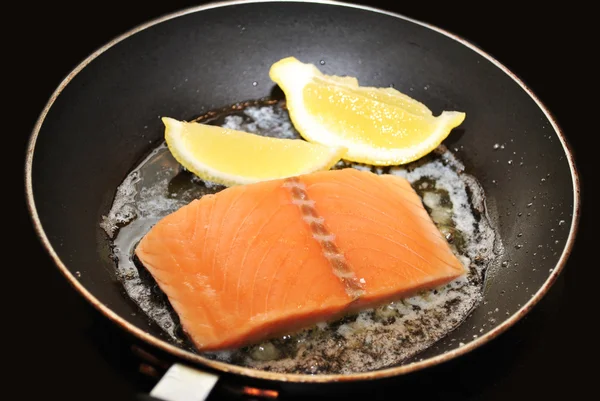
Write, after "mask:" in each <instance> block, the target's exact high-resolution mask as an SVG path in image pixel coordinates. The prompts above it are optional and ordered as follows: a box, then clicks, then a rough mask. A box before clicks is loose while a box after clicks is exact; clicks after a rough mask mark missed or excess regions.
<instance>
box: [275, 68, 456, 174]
mask: <svg viewBox="0 0 600 401" xmlns="http://www.w3.org/2000/svg"><path fill="white" fill-rule="evenodd" d="M269 75H270V77H271V79H272V80H273V81H274V82H276V83H277V84H278V85H279V86H280V87H281V89H282V90H283V92H284V93H285V97H286V102H287V108H288V110H289V113H290V118H291V120H292V123H293V124H294V127H295V128H296V129H297V130H298V132H299V133H300V135H302V137H303V138H304V139H306V140H307V141H310V142H314V143H319V144H322V145H325V146H339V147H344V148H347V149H348V151H347V152H346V154H345V155H344V156H343V158H344V159H346V160H350V161H354V162H360V163H367V164H373V165H382V166H387V165H397V164H405V163H409V162H411V161H414V160H417V159H419V158H421V157H423V156H424V155H426V154H427V153H429V152H431V151H432V150H433V149H435V148H436V147H437V146H438V145H439V144H440V143H442V141H443V140H444V139H445V138H446V137H447V136H448V135H449V134H450V131H451V130H452V129H453V128H455V127H457V126H458V125H460V124H461V123H462V122H463V120H464V119H465V113H462V112H456V111H444V112H443V113H442V114H441V115H439V116H437V117H436V116H433V114H432V112H431V110H429V108H427V106H425V105H424V104H422V103H420V102H418V101H417V100H415V99H413V98H411V97H409V96H407V95H405V94H403V93H401V92H400V91H398V90H396V89H393V88H374V87H361V86H359V84H358V80H357V79H356V78H352V77H339V76H333V75H325V74H323V73H321V72H320V71H319V70H318V69H317V68H316V67H315V66H314V65H312V64H305V63H302V62H300V61H298V60H297V59H296V58H294V57H288V58H284V59H282V60H280V61H278V62H276V63H275V64H273V65H272V66H271V69H270V71H269Z"/></svg>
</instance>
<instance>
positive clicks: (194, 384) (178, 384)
mask: <svg viewBox="0 0 600 401" xmlns="http://www.w3.org/2000/svg"><path fill="white" fill-rule="evenodd" d="M217 381H219V376H217V375H215V374H212V373H208V372H204V371H201V370H197V369H194V368H191V367H189V366H185V365H182V364H180V363H175V364H173V365H171V367H169V369H168V370H167V372H166V373H165V374H164V375H163V377H162V378H161V379H160V380H159V381H158V383H157V384H156V385H155V386H154V388H153V389H152V391H150V394H138V396H137V400H138V401H211V400H232V401H233V400H239V401H242V400H254V401H257V400H264V401H269V400H275V399H277V398H278V397H279V392H278V391H276V390H269V389H259V388H255V387H248V386H235V387H231V386H229V385H228V384H227V383H223V381H221V382H220V383H219V385H217Z"/></svg>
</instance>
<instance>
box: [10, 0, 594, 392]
mask: <svg viewBox="0 0 600 401" xmlns="http://www.w3.org/2000/svg"><path fill="white" fill-rule="evenodd" d="M201 3H202V1H180V0H178V1H168V2H167V1H165V2H160V3H157V4H149V2H126V1H120V2H115V1H102V2H78V3H75V4H66V3H65V4H61V3H60V2H46V3H44V4H43V5H35V6H34V5H32V4H25V3H24V4H14V5H13V6H17V7H19V8H21V10H20V11H18V12H7V13H5V14H4V17H5V25H4V28H3V30H4V31H5V33H4V40H3V42H4V46H3V47H4V51H3V56H2V60H3V65H4V67H5V76H4V79H5V85H4V86H8V87H9V89H16V90H14V93H13V91H12V90H11V91H9V92H8V94H7V93H6V92H5V96H6V97H7V98H5V102H6V101H8V102H9V104H10V106H9V107H8V108H5V110H4V112H5V114H4V122H5V124H4V127H5V130H7V131H5V138H9V141H6V140H5V141H4V144H5V146H7V147H8V149H9V150H6V151H5V152H4V154H5V155H7V156H8V157H7V158H5V159H6V160H7V161H8V162H9V163H10V164H9V166H10V169H9V170H7V171H10V172H11V174H9V176H10V178H11V179H13V180H15V181H16V184H17V185H18V187H17V186H16V185H15V186H14V187H13V188H12V190H11V191H8V192H7V194H11V195H12V194H14V193H17V194H20V197H19V201H20V202H19V205H18V210H19V213H15V214H13V213H10V216H7V217H8V218H9V220H8V221H7V222H8V223H9V224H10V227H11V229H10V230H9V232H11V233H12V228H14V227H16V228H17V229H18V230H17V231H18V232H17V235H18V236H17V237H16V238H18V240H17V241H14V240H13V241H6V240H5V241H4V245H5V252H4V254H5V257H6V262H7V264H6V266H5V269H6V270H7V271H8V272H9V275H8V278H7V281H6V282H5V291H4V293H5V294H6V295H8V296H9V297H8V301H7V302H6V303H5V304H4V305H5V308H6V311H8V312H9V313H8V314H5V315H6V319H7V320H4V321H3V326H2V327H3V332H4V333H8V335H9V340H8V341H7V342H6V343H5V347H6V351H7V352H5V353H6V354H8V355H9V359H8V361H7V360H6V359H5V360H4V363H5V364H6V365H5V366H7V367H8V366H10V367H12V369H11V371H12V374H11V376H12V375H14V382H12V383H11V382H10V381H8V380H6V379H7V378H6V377H5V378H4V380H3V381H5V382H9V388H10V387H11V384H12V386H14V387H15V389H16V390H17V394H20V396H18V397H16V398H19V399H43V398H48V399H50V398H52V399H54V398H58V399H68V400H71V399H73V400H75V399H81V400H96V399H98V400H101V399H102V400H108V399H111V400H117V399H125V400H126V399H133V394H135V393H137V392H141V391H148V389H149V388H150V387H151V385H152V381H150V380H148V379H146V378H144V376H142V375H141V374H140V373H138V370H137V369H138V360H137V359H136V358H135V357H133V356H132V355H131V353H130V352H129V344H130V343H129V338H128V337H127V336H125V335H123V334H122V333H121V332H120V331H119V329H116V328H114V327H113V326H112V325H111V324H110V323H109V322H107V321H106V320H105V319H104V318H102V317H101V316H100V315H99V314H98V313H97V312H96V311H95V310H93V309H92V308H91V307H90V306H88V305H87V303H86V302H85V301H84V300H83V299H82V298H81V297H80V296H79V295H78V294H76V293H75V291H74V290H72V289H71V287H70V286H69V285H68V284H67V282H66V280H64V279H63V278H62V276H60V274H59V273H58V270H57V269H55V268H54V267H53V266H52V264H51V263H50V261H49V258H48V257H47V256H46V254H45V253H44V251H43V250H42V248H41V246H40V245H39V243H38V242H37V240H36V238H35V236H34V234H33V230H32V229H31V223H30V221H29V219H28V217H27V215H26V208H25V205H24V202H23V200H22V199H23V198H22V194H23V164H24V150H25V145H26V141H27V139H28V137H29V134H30V132H31V129H32V128H33V125H34V123H35V120H36V119H37V117H38V115H39V113H40V112H41V110H42V109H43V107H44V105H45V103H46V101H47V100H48V98H49V96H50V95H51V94H52V92H53V91H54V89H55V88H56V86H57V85H58V84H59V83H60V81H61V80H62V79H63V78H64V77H65V76H66V75H67V74H68V73H69V71H70V70H71V69H72V68H74V67H75V66H76V65H77V64H78V63H79V62H80V61H82V60H83V59H84V58H85V57H87V56H88V55H89V54H90V53H91V52H93V51H94V50H96V49H97V48H98V47H100V46H102V45H103V44H104V43H106V42H108V41H109V40H111V39H112V38H114V37H115V36H117V35H119V34H121V33H123V32H125V31H127V30H129V29H131V28H133V27H134V26H136V25H138V24H141V23H143V22H146V21H148V20H150V19H153V18H156V17H158V16H161V15H163V14H165V13H168V12H172V11H176V10H179V9H181V8H185V7H189V6H193V5H197V4H201ZM361 3H365V4H371V5H375V6H379V7H382V8H386V9H389V10H393V11H396V12H399V13H401V14H404V15H406V16H409V17H412V18H415V19H418V20H422V21H425V22H428V23H431V24H433V25H437V26H439V27H441V28H444V29H446V30H449V31H450V32H452V33H455V34H457V35H459V36H462V37H464V38H466V39H468V40H470V41H471V42H473V43H475V44H476V45H478V46H479V47H481V48H482V49H483V50H485V51H487V52H489V53H490V54H492V55H493V56H494V57H495V58H497V59H498V60H499V61H500V62H502V63H503V64H504V65H506V66H507V67H508V68H509V69H511V70H512V71H513V72H514V73H516V74H517V75H518V76H519V77H520V78H522V79H523V80H524V81H525V83H526V84H527V85H528V86H529V87H530V88H531V89H532V90H533V91H534V93H536V94H537V95H538V97H539V98H540V99H541V100H542V102H544V103H545V104H546V106H547V107H548V108H549V109H550V111H551V112H552V113H553V114H554V115H555V117H556V118H557V120H558V123H559V125H560V126H561V127H562V128H563V131H564V132H565V135H566V136H567V139H568V140H569V142H570V143H571V146H572V147H573V150H574V152H575V157H576V162H577V165H578V167H579V170H580V173H581V176H582V186H583V196H582V198H583V201H584V203H583V206H584V208H583V209H584V210H583V215H582V219H581V229H580V232H579V235H578V238H577V242H576V246H575V249H574V251H573V254H572V256H571V258H570V259H569V263H568V264H567V267H566V269H565V271H564V272H563V274H562V275H561V277H560V279H559V281H558V282H557V283H556V285H555V286H554V287H553V288H552V290H551V291H550V292H549V294H548V295H547V296H546V297H545V298H544V299H543V300H542V302H541V303H540V304H539V305H538V306H537V307H536V308H535V309H534V310H533V311H532V312H531V313H530V314H529V315H528V316H527V317H526V318H525V319H524V320H522V321H521V322H519V323H518V324H517V325H516V326H515V327H513V328H512V329H511V330H509V332H507V333H506V334H504V335H502V336H501V337H500V338H498V339H496V340H495V341H493V342H492V343H490V344H488V345H487V346H485V347H483V348H482V349H480V350H477V351H475V352H473V353H472V354H470V355H468V356H466V357H464V358H461V360H459V361H454V362H451V363H448V364H445V365H444V366H442V367H441V368H437V369H434V370H433V371H432V372H428V373H424V374H420V375H415V377H414V383H413V385H412V386H405V385H404V384H405V383H406V381H403V382H399V383H395V382H390V383H386V384H385V385H384V384H383V383H382V384H381V386H378V387H377V388H376V389H374V390H373V389H371V390H369V392H368V393H365V394H362V396H361V398H371V399H402V398H414V397H420V394H419V393H418V389H419V386H423V388H425V387H426V388H427V390H426V391H424V393H423V394H424V395H425V397H420V398H425V399H444V400H455V399H456V400H460V399H467V400H488V401H492V400H505V399H512V400H526V399H527V400H528V399H546V400H558V399H563V398H569V399H575V398H577V397H581V398H583V397H584V396H585V397H588V395H587V394H589V393H590V392H591V391H592V390H593V389H594V388H595V383H594V381H593V378H592V368H591V366H594V365H595V362H596V358H597V355H598V352H597V348H598V340H597V339H596V333H597V330H595V329H594V328H593V327H594V326H596V325H598V323H597V319H598V318H597V316H598V313H597V309H596V308H594V303H595V302H597V301H594V299H595V298H594V297H593V294H594V291H595V290H594V288H593V287H594V286H595V285H594V284H595V281H594V280H595V277H597V276H598V273H597V270H598V262H597V259H595V258H593V257H592V255H593V254H592V252H593V247H592V244H591V238H592V234H591V223H592V222H591V215H592V213H588V209H589V208H590V207H589V206H588V205H589V204H593V203H594V202H595V201H596V200H595V192H596V191H595V189H594V188H592V187H591V185H590V183H591V184H593V182H592V181H591V180H592V178H590V175H591V172H592V168H593V167H592V164H591V161H592V158H593V157H594V150H595V149H594V146H593V141H594V140H595V137H596V136H597V135H598V131H599V130H598V128H597V125H598V124H597V120H595V117H596V116H597V111H596V114H594V109H597V106H595V105H596V104H597V100H596V99H597V92H595V91H597V88H596V86H597V75H594V74H593V73H592V70H593V69H594V63H595V62H594V57H595V54H594V53H595V52H596V51H597V44H595V43H592V39H593V36H592V28H593V25H589V23H587V22H586V19H588V17H589V16H590V15H591V14H592V13H591V10H586V9H585V8H583V7H580V6H578V5H577V4H576V3H574V2H571V3H570V4H564V3H561V5H560V7H551V6H550V5H548V8H542V9H540V8H531V9H525V8H522V7H521V5H520V4H518V3H517V4H509V3H506V2H502V3H500V2H499V3H494V4H492V3H489V2H485V3H480V5H478V6H470V5H468V4H466V3H454V2H444V3H441V4H432V3H430V2H424V1H420V2H410V3H409V2H401V4H395V5H394V4H393V3H392V2H389V4H386V3H383V2H378V1H370V2H369V1H363V2H361ZM399 3H400V2H399ZM523 3H524V2H523ZM11 27H14V28H11ZM7 28H8V29H7ZM6 67H8V71H6ZM13 69H14V71H13ZM3 103H4V102H3ZM590 106H592V107H591V108H590ZM588 110H589V111H588ZM7 112H8V113H7ZM12 124H14V127H11V125H12ZM12 141H15V142H16V144H15V145H14V146H13V144H12ZM12 149H15V150H12ZM584 177H586V178H584ZM13 216H14V217H13ZM15 218H16V219H18V220H17V221H16V223H12V221H13V219H15ZM15 250H19V252H18V253H16V255H17V256H19V257H17V258H15V257H14V256H15V252H14V251H15ZM23 256H24V257H23ZM586 259H587V260H586ZM595 292H596V293H597V292H598V291H595ZM13 315H15V316H13ZM587 366H590V367H587ZM596 368H597V367H596ZM9 378H10V379H11V380H13V377H9ZM403 380H405V379H403ZM409 380H413V379H409ZM18 383H19V384H18ZM21 383H23V384H21ZM415 383H416V385H415ZM17 384H18V386H17ZM392 390H393V391H394V392H393V393H392V392H391V391H392ZM384 394H387V395H384ZM591 394H593V392H592V393H591Z"/></svg>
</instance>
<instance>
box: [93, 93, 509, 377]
mask: <svg viewBox="0 0 600 401" xmlns="http://www.w3.org/2000/svg"><path fill="white" fill-rule="evenodd" d="M195 120H196V121H198V120H200V121H201V122H202V123H207V124H212V125H218V126H223V127H226V128H230V129H236V130H243V131H247V132H252V133H255V134H258V135H265V136H271V137H279V138H300V135H299V134H298V133H297V132H296V130H295V129H294V128H293V126H292V124H291V121H290V119H289V115H288V113H287V110H286V109H285V103H284V102H277V101H274V100H273V101H265V102H245V103H244V104H236V105H234V106H232V107H228V108H225V109H224V110H222V111H221V112H218V111H217V112H210V113H208V114H206V115H204V116H202V117H200V118H198V119H195ZM334 168H335V169H342V168H355V169H360V170H368V171H371V172H373V173H375V174H392V175H397V176H401V177H404V178H407V179H408V180H409V181H410V182H411V183H412V185H413V187H414V188H415V190H416V191H417V193H418V194H419V195H420V196H421V198H422V199H423V202H424V204H425V207H426V209H427V210H428V211H429V214H430V215H431V216H432V219H433V221H434V222H435V223H436V225H437V226H438V228H439V229H440V230H441V232H442V233H443V234H444V235H445V236H446V238H447V239H448V241H449V243H450V245H451V248H452V249H453V251H454V253H455V254H456V255H457V256H458V257H459V258H460V259H461V261H462V262H463V264H464V265H465V266H467V267H468V268H469V273H468V275H466V276H463V277H461V278H460V279H458V280H455V281H453V282H452V283H450V284H448V285H444V286H441V287H439V288H436V289H434V290H431V291H423V292H422V293H420V294H418V295H416V296H413V297H410V298H407V299H404V300H401V301H398V302H392V303H389V304H386V305H382V306H380V307H377V308H371V309H366V310H363V311H362V312H360V313H355V314H350V315H348V316H345V317H344V318H342V319H339V320H337V321H332V322H322V323H320V324H318V325H317V326H316V327H312V328H308V329H306V330H303V331H300V332H290V333H287V334H286V335H283V336H280V337H276V338H273V339H270V340H268V341H264V342H262V343H259V344H252V345H249V346H247V347H242V348H240V349H236V350H227V351H221V352H216V353H203V354H202V355H204V356H206V357H209V358H212V359H215V360H220V361H223V362H227V363H235V364H237V365H240V366H246V367H252V368H256V369H263V370H269V371H271V372H279V373H306V374H317V373H318V374H337V373H343V374H348V373H356V372H363V371H370V370H376V369H381V368H384V367H389V366H394V365H398V364H400V363H407V362H409V361H410V360H412V359H414V358H415V357H417V355H418V353H419V352H421V351H423V350H424V349H426V348H427V347H429V346H431V345H432V344H433V343H435V342H436V341H438V340H439V339H440V338H443V337H444V336H446V335H447V334H448V333H449V332H451V331H452V330H453V329H454V328H456V327H457V326H458V325H460V324H461V323H462V322H463V321H464V320H465V318H466V317H467V316H468V314H469V312H471V311H472V310H473V309H474V308H475V307H477V305H478V304H479V303H480V302H481V300H482V292H483V282H484V281H483V280H484V272H485V269H486V268H487V267H488V266H489V264H490V263H491V262H492V261H493V260H494V259H495V257H496V256H497V255H499V254H500V253H501V251H502V247H501V241H500V239H499V237H498V236H497V235H496V233H495V231H494V229H493V228H492V226H491V225H490V222H489V220H488V219H487V216H486V214H485V205H484V204H485V198H484V195H483V189H482V188H481V186H480V185H479V183H477V181H476V179H475V178H474V177H472V176H470V175H468V174H466V173H464V166H463V165H462V164H461V163H460V161H458V160H457V159H456V158H455V157H454V155H453V154H452V152H451V151H450V150H448V149H446V148H445V147H444V146H440V147H439V148H438V149H437V150H436V151H435V152H434V153H432V154H431V155H429V156H428V157H424V158H422V159H421V160H419V161H417V162H414V163H411V164H409V165H405V166H393V167H385V168H384V167H373V166H367V165H364V164H357V163H347V162H340V163H338V164H337V165H336V166H335V167H334ZM222 189H224V187H222V186H220V185H216V184H214V183H210V182H206V181H202V180H200V179H198V178H197V177H195V176H194V175H193V174H190V173H189V172H187V171H185V170H184V169H182V167H181V166H180V165H179V163H177V161H176V160H175V159H174V158H173V157H172V156H171V153H170V152H169V150H168V149H167V147H166V145H165V144H161V145H159V146H158V147H157V148H156V149H154V150H153V151H152V152H151V153H150V155H149V156H148V157H147V158H146V159H144V160H143V161H142V163H141V164H140V165H139V166H136V168H135V169H133V171H132V172H131V173H130V174H129V175H128V176H127V177H126V178H125V180H124V181H123V183H122V184H121V185H120V186H119V188H118V189H117V195H116V197H115V201H114V202H113V206H112V207H111V210H110V211H109V213H108V214H107V216H105V217H104V218H103V221H102V222H101V223H100V225H101V226H102V228H103V229H104V230H105V231H106V233H107V235H108V236H109V237H110V238H112V239H113V241H112V250H113V258H114V259H115V261H116V269H117V274H118V276H119V278H120V280H121V281H122V283H123V286H124V288H125V290H126V292H127V294H128V295H129V297H130V298H131V299H132V300H133V301H134V302H136V303H137V304H138V305H139V306H140V309H141V310H142V311H143V313H145V314H146V315H147V316H148V317H149V318H151V319H152V320H153V321H154V322H155V323H156V324H157V325H158V326H159V327H161V328H162V329H163V330H164V331H165V332H166V333H167V334H168V335H169V337H170V339H171V340H172V341H173V343H174V344H177V345H179V346H182V347H186V348H187V349H190V350H192V351H193V350H194V348H193V346H191V345H190V342H189V341H188V339H187V336H186V335H185V333H184V331H183V329H182V328H181V326H180V325H179V322H178V318H177V316H176V314H175V312H174V311H173V309H172V307H171V306H170V304H169V302H168V300H167V299H166V296H165V295H164V294H163V293H162V292H161V291H160V288H159V287H158V285H157V284H156V282H155V281H154V280H153V279H152V277H151V275H150V274H149V273H148V272H147V271H146V269H145V268H144V266H143V265H142V264H141V263H140V262H139V261H138V260H137V258H136V257H135V255H134V251H135V247H136V246H137V244H138V242H139V241H140V240H141V239H142V237H143V236H144V235H145V234H146V233H147V232H148V230H149V229H150V228H151V226H152V225H154V224H155V223H156V222H157V221H158V220H160V219H161V218H163V217H165V216H166V215H167V214H170V213H172V212H174V211H175V210H177V209H179V208H180V207H182V206H183V205H185V204H187V203H189V202H191V201H192V200H193V199H196V198H199V197H201V196H204V195H207V194H213V193H217V192H219V191H221V190H222ZM365 189H366V190H369V188H365ZM465 341H468V340H466V339H461V340H460V341H458V342H456V344H455V346H456V347H459V346H461V345H464V344H465Z"/></svg>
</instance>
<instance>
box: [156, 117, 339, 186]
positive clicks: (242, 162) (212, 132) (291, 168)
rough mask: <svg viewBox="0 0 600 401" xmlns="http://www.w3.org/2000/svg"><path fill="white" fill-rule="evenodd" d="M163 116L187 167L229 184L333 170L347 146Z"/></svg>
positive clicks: (169, 136)
mask: <svg viewBox="0 0 600 401" xmlns="http://www.w3.org/2000/svg"><path fill="white" fill-rule="evenodd" d="M162 121H163V123H164V124H165V140H166V142H167V146H168V148H169V150H170V152H171V154H172V155H173V157H175V159H176V160H177V161H178V162H179V163H180V164H181V165H183V167H185V168H186V169H187V170H189V171H191V172H192V173H194V174H195V175H197V176H198V177H200V178H201V179H203V180H206V181H211V182H215V183H218V184H223V185H228V186H231V185H241V184H251V183H254V182H259V181H266V180H273V179H278V178H286V177H292V176H296V175H301V174H308V173H312V172H315V171H319V170H327V169H329V168H331V167H332V166H333V165H334V164H336V163H337V162H338V161H339V160H340V158H341V156H342V155H343V154H344V153H345V151H346V149H345V148H343V147H339V146H336V147H328V146H324V145H320V144H318V143H310V142H306V141H303V140H301V139H279V138H269V137H263V136H259V135H255V134H249V133H246V132H242V131H236V130H232V129H227V128H222V127H217V126H211V125H206V124H200V123H190V122H183V121H178V120H175V119H173V118H169V117H163V119H162Z"/></svg>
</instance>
